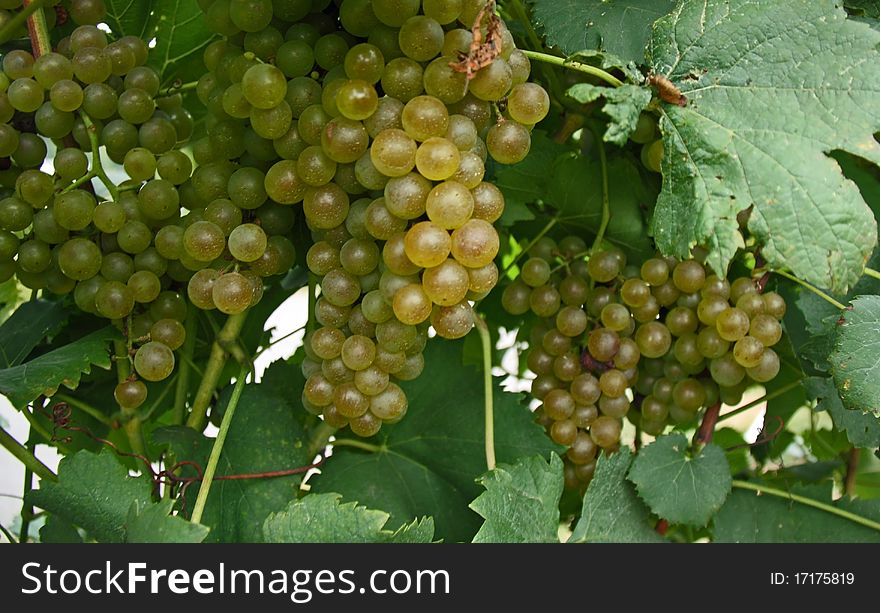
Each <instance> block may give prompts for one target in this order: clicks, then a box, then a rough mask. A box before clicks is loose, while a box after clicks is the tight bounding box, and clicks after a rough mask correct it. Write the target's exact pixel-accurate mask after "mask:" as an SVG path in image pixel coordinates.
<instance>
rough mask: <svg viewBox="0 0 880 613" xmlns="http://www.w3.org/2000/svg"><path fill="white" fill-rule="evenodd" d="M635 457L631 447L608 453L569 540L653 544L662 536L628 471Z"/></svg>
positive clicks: (597, 468) (597, 470)
mask: <svg viewBox="0 0 880 613" xmlns="http://www.w3.org/2000/svg"><path fill="white" fill-rule="evenodd" d="M632 460H633V454H632V452H631V451H630V450H629V448H628V447H623V448H621V450H620V451H618V452H617V453H615V454H614V455H610V456H608V455H605V454H602V456H601V457H600V458H599V460H598V462H597V463H596V474H595V475H594V476H593V480H592V481H590V486H589V487H588V488H587V492H586V494H585V495H584V506H583V511H582V512H581V517H580V519H579V520H578V521H577V523H576V524H575V526H574V530H573V531H572V534H571V538H569V540H568V542H569V543H654V542H660V541H662V540H663V538H662V537H661V536H660V535H659V534H657V532H656V531H655V530H654V527H653V526H652V525H651V515H650V512H649V511H648V508H647V507H646V506H645V504H644V503H643V502H642V501H641V500H639V497H638V495H637V494H636V491H635V488H634V487H633V484H632V483H630V482H629V481H627V480H626V473H627V471H628V470H629V467H630V464H631V463H632Z"/></svg>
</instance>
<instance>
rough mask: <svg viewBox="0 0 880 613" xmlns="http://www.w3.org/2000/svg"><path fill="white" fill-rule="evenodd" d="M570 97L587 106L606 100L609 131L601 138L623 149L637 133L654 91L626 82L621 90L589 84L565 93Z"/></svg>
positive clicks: (603, 109) (575, 87) (580, 84)
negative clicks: (641, 116)
mask: <svg viewBox="0 0 880 613" xmlns="http://www.w3.org/2000/svg"><path fill="white" fill-rule="evenodd" d="M566 93H567V94H568V95H569V96H571V97H572V98H574V99H575V100H577V101H578V102H580V103H581V104H586V103H588V102H592V101H593V100H596V99H598V98H600V97H604V98H605V106H603V107H602V111H603V112H604V113H605V114H606V115H608V117H609V119H610V120H611V121H609V122H608V129H607V130H605V135H604V136H603V137H602V139H603V140H604V141H605V142H608V143H614V144H616V145H620V146H621V147H622V146H623V145H625V144H626V141H627V139H628V138H629V137H630V135H631V134H632V133H633V131H635V129H636V124H637V123H638V121H639V115H640V114H641V112H642V111H644V110H645V107H646V106H648V103H649V102H651V92H650V91H649V90H647V89H645V88H644V87H639V86H638V85H631V84H629V83H624V84H623V85H621V86H620V87H613V88H612V87H599V86H597V85H591V84H590V83H578V84H577V85H573V86H571V87H570V88H569V89H568V91H567V92H566Z"/></svg>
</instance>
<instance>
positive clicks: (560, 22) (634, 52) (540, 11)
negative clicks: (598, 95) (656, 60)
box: [533, 0, 675, 64]
mask: <svg viewBox="0 0 880 613" xmlns="http://www.w3.org/2000/svg"><path fill="white" fill-rule="evenodd" d="M533 5H534V17H535V21H537V22H538V23H539V24H541V25H543V26H544V30H545V33H546V34H547V41H548V42H549V43H550V44H551V45H555V46H558V47H559V48H560V49H561V50H562V51H564V52H565V53H568V54H572V53H575V52H577V51H581V50H582V49H598V48H602V49H605V50H607V51H610V52H611V53H613V54H615V55H618V56H620V57H621V58H623V59H625V60H627V61H630V60H632V61H635V62H637V63H639V64H641V63H643V62H644V61H645V46H646V44H647V42H648V38H649V37H650V35H651V24H652V23H653V22H654V21H655V20H656V19H658V18H659V17H661V16H663V15H665V14H666V13H668V12H669V11H670V10H672V7H673V6H675V2H674V1H673V0H588V1H586V2H585V1H584V0H533Z"/></svg>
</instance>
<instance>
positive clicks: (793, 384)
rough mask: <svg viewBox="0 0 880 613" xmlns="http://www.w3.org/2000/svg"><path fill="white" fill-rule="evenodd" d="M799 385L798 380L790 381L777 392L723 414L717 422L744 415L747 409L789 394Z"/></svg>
mask: <svg viewBox="0 0 880 613" xmlns="http://www.w3.org/2000/svg"><path fill="white" fill-rule="evenodd" d="M800 384H801V382H800V380H798V381H792V382H791V383H789V384H788V385H783V386H782V387H780V388H779V389H778V390H774V391H772V392H770V393H769V394H765V395H764V396H761V397H760V398H756V399H755V400H752V401H751V402H749V403H748V404H745V405H743V406H741V407H739V408H738V409H734V410H733V411H729V412H727V413H725V414H724V415H722V416H721V417H719V418H718V421H719V422H722V421H724V420H725V419H729V418H731V417H734V416H736V415H740V414H741V413H745V412H746V411H748V410H749V409H754V408H755V407H756V406H758V405H759V404H762V403H764V402H770V401H771V400H773V399H774V398H779V397H780V396H782V395H783V394H787V393H788V392H790V391H791V390H793V389H794V388H796V387H799V386H800Z"/></svg>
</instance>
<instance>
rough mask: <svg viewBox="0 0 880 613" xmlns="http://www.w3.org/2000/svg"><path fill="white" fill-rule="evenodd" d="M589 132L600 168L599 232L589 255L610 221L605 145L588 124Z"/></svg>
mask: <svg viewBox="0 0 880 613" xmlns="http://www.w3.org/2000/svg"><path fill="white" fill-rule="evenodd" d="M589 127H590V132H592V133H593V138H594V140H595V141H596V148H597V149H598V150H599V165H600V166H601V168H602V221H600V222H599V230H598V231H597V232H596V239H595V240H594V241H593V247H592V248H591V249H590V254H593V253H595V252H596V251H597V250H598V249H599V247H600V246H601V245H602V240H603V239H604V238H605V231H606V230H607V229H608V223H609V222H610V221H611V203H610V199H609V195H608V158H607V157H606V156H605V143H604V142H603V141H602V135H601V134H599V130H598V129H597V128H596V126H595V125H594V124H592V123H591V124H590V126H589Z"/></svg>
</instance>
